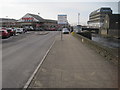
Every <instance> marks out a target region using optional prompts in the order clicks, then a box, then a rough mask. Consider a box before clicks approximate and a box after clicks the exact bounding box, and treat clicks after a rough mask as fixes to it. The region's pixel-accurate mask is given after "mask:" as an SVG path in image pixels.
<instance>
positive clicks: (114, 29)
mask: <svg viewBox="0 0 120 90" xmlns="http://www.w3.org/2000/svg"><path fill="white" fill-rule="evenodd" d="M119 33H120V14H108V15H106V16H105V19H104V24H103V27H102V28H101V34H103V35H107V36H112V37H116V38H120V34H119Z"/></svg>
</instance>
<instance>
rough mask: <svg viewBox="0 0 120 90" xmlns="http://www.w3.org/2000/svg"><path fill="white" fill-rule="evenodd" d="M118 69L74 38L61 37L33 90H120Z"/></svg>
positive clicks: (32, 86)
mask: <svg viewBox="0 0 120 90" xmlns="http://www.w3.org/2000/svg"><path fill="white" fill-rule="evenodd" d="M117 69H118V68H117V66H115V65H113V64H112V63H109V62H108V61H107V60H105V58H104V57H102V56H101V55H99V54H98V53H96V52H95V51H94V50H92V49H90V48H89V47H87V46H85V45H84V44H82V43H81V42H80V41H79V40H78V39H76V38H75V37H73V36H72V35H71V34H69V35H63V40H62V41H61V38H60V37H59V36H58V37H56V42H55V44H54V45H53V47H52V49H51V51H50V52H49V54H48V56H47V57H46V59H45V61H44V63H43V64H42V66H41V68H40V69H39V70H38V73H37V74H36V76H35V77H34V79H33V80H32V82H31V84H30V87H29V88H117V87H118V70H117Z"/></svg>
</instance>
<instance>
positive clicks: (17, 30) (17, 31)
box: [15, 28, 24, 34]
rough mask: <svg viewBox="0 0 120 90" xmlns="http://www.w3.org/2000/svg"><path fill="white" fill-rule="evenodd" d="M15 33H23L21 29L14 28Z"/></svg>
mask: <svg viewBox="0 0 120 90" xmlns="http://www.w3.org/2000/svg"><path fill="white" fill-rule="evenodd" d="M15 31H16V33H19V34H22V33H23V32H24V30H23V28H15Z"/></svg>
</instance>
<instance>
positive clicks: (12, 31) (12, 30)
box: [7, 28, 16, 36]
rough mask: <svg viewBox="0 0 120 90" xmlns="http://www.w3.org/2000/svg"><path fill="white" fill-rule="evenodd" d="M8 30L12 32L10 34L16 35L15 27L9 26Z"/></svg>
mask: <svg viewBox="0 0 120 90" xmlns="http://www.w3.org/2000/svg"><path fill="white" fill-rule="evenodd" d="M7 31H8V32H9V33H10V36H13V35H15V33H16V31H15V30H14V29H13V28H7Z"/></svg>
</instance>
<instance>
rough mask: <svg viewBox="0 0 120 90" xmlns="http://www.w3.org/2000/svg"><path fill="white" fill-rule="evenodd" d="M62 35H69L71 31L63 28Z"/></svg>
mask: <svg viewBox="0 0 120 90" xmlns="http://www.w3.org/2000/svg"><path fill="white" fill-rule="evenodd" d="M62 33H63V34H69V33H70V31H69V30H68V28H63V29H62Z"/></svg>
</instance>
